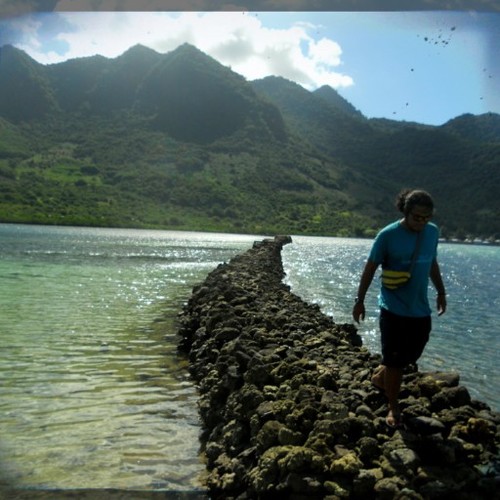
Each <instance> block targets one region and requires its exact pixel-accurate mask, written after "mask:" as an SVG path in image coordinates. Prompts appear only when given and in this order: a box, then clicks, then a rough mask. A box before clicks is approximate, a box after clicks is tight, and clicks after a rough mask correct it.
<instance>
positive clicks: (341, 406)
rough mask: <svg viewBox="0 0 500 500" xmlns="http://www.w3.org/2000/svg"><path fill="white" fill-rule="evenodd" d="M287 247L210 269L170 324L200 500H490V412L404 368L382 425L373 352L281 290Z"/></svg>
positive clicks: (493, 485) (499, 446) (494, 473)
mask: <svg viewBox="0 0 500 500" xmlns="http://www.w3.org/2000/svg"><path fill="white" fill-rule="evenodd" d="M291 242H292V241H291V238H290V237H289V236H277V237H275V238H274V239H265V240H262V241H259V242H255V243H254V245H253V247H252V248H250V249H249V250H248V251H246V252H244V253H242V254H240V255H237V256H236V257H234V258H233V259H232V260H231V261H230V262H228V263H224V264H221V265H219V266H218V267H217V268H215V269H214V270H213V271H212V272H211V273H210V274H209V275H208V276H207V278H206V279H205V280H204V281H203V282H202V283H201V284H199V285H197V286H196V287H195V288H194V289H193V291H192V294H191V296H190V297H189V300H188V302H187V303H186V305H185V306H184V308H183V310H182V312H181V314H180V316H179V335H180V338H179V349H180V350H181V351H182V352H184V353H186V355H187V356H188V358H189V370H190V373H191V376H192V377H193V379H194V380H195V382H196V383H197V386H198V389H199V413H200V418H201V424H202V429H203V435H202V444H203V453H204V456H205V458H206V469H207V473H206V487H207V493H208V495H209V496H210V498H214V499H219V498H220V499H239V500H243V499H250V498H256V499H260V498H261V499H265V498H288V499H300V498H308V499H343V498H346V499H391V500H392V499H454V500H462V499H463V500H465V499H478V500H479V499H480V500H484V499H488V500H490V499H495V498H500V493H499V492H500V454H499V450H500V415H499V414H498V413H496V412H493V411H492V410H491V409H490V408H489V406H488V405H487V404H485V403H484V402H481V401H476V400H472V399H471V397H470V394H469V392H468V390H467V388H466V387H464V386H463V385H461V384H460V377H459V374H458V373H443V372H432V373H429V372H427V373H424V372H420V371H419V370H418V367H417V366H412V367H409V368H408V369H407V370H406V371H405V375H404V380H403V385H402V390H401V395H400V404H401V409H402V414H403V419H404V420H403V422H404V425H403V426H402V427H400V428H397V429H394V428H390V427H388V426H387V424H386V422H385V416H386V414H387V402H386V398H385V395H384V394H382V393H381V391H380V390H378V389H376V388H375V387H373V386H372V385H371V382H370V378H371V374H372V372H373V370H374V369H375V368H376V367H377V366H378V365H379V363H380V356H379V355H378V354H373V353H371V352H369V351H368V349H366V348H365V347H364V346H363V345H362V341H361V338H360V336H359V335H358V334H357V331H356V328H355V326H354V325H352V324H342V325H339V324H335V323H334V321H333V319H332V318H331V317H328V316H326V315H324V314H323V313H322V312H321V310H320V308H319V307H318V306H316V305H312V304H308V303H306V302H304V301H303V300H302V299H301V298H300V297H298V296H297V295H295V294H293V293H292V292H291V291H290V289H289V287H288V286H287V285H285V284H284V283H283V277H284V271H283V265H282V259H281V250H282V247H283V245H285V244H289V243H291Z"/></svg>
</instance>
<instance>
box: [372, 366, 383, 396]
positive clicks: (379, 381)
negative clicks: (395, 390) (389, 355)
mask: <svg viewBox="0 0 500 500" xmlns="http://www.w3.org/2000/svg"><path fill="white" fill-rule="evenodd" d="M384 371H385V366H382V365H380V366H378V367H377V368H376V369H375V371H374V372H373V375H372V378H371V383H372V385H373V386H374V387H376V388H377V389H379V390H381V391H385V386H384Z"/></svg>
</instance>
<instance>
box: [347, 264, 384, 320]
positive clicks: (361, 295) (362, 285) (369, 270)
mask: <svg viewBox="0 0 500 500" xmlns="http://www.w3.org/2000/svg"><path fill="white" fill-rule="evenodd" d="M377 267H378V264H375V262H372V261H371V260H368V261H366V264H365V268H364V269H363V273H362V274H361V279H360V281H359V287H358V295H357V297H356V302H355V303H354V307H353V309H352V317H353V318H354V321H356V323H359V320H360V318H361V319H363V320H364V319H365V304H364V302H365V295H366V292H367V291H368V288H370V285H371V282H372V281H373V276H375V271H376V270H377Z"/></svg>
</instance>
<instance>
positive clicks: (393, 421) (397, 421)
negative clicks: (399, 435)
mask: <svg viewBox="0 0 500 500" xmlns="http://www.w3.org/2000/svg"><path fill="white" fill-rule="evenodd" d="M385 423H386V424H387V426H388V427H390V428H391V429H397V428H398V427H401V413H400V412H399V411H393V410H389V413H388V414H387V417H385Z"/></svg>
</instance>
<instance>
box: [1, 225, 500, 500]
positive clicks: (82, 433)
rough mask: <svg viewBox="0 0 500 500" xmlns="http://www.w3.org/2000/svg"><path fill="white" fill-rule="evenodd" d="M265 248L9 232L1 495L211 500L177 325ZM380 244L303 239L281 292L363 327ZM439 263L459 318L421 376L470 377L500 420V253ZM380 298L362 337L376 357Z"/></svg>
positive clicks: (33, 229)
mask: <svg viewBox="0 0 500 500" xmlns="http://www.w3.org/2000/svg"><path fill="white" fill-rule="evenodd" d="M260 239H262V237H258V236H248V235H227V234H210V233H186V232H169V231H139V230H121V229H90V228H61V227H44V226H17V225H6V224H0V256H1V257H0V379H1V380H2V383H1V384H0V470H1V471H2V474H3V477H0V484H1V483H2V481H4V482H8V483H9V484H14V485H18V486H19V487H21V488H25V489H27V490H26V491H27V494H31V495H32V498H38V497H37V496H36V495H42V497H43V495H45V494H46V492H44V491H43V490H44V489H45V490H50V491H54V490H58V493H57V495H58V498H59V497H61V498H62V493H61V491H66V494H67V495H69V496H71V495H72V491H73V490H78V491H79V492H80V493H79V494H80V495H81V496H82V497H85V496H84V495H87V494H88V495H94V496H95V497H96V498H99V497H100V496H102V497H103V498H104V497H106V496H107V495H108V498H110V499H113V498H114V497H116V498H148V496H147V495H150V497H151V498H154V497H155V493H154V492H161V494H167V493H168V495H169V496H168V498H183V497H184V498H197V497H199V496H200V495H202V494H203V488H202V477H203V473H204V469H205V467H204V464H203V463H202V462H201V459H200V454H199V446H200V445H199V433H200V425H199V420H198V414H197V406H196V404H197V393H196V389H195V387H194V386H193V384H192V382H191V380H190V378H189V376H188V372H187V369H186V367H187V365H186V360H185V359H184V358H183V357H181V356H179V355H178V353H177V350H176V345H177V338H176V336H175V332H176V323H175V322H176V317H177V314H178V313H179V311H180V310H181V308H182V304H183V303H184V301H185V300H187V298H188V297H189V295H190V293H191V290H192V287H193V286H194V285H197V284H199V283H200V282H202V281H203V280H204V279H205V277H206V275H207V274H208V273H209V272H210V271H212V270H213V269H214V268H215V267H216V266H217V265H218V264H219V263H221V262H226V261H229V260H230V259H231V258H232V257H233V256H234V255H236V254H238V253H241V252H243V251H245V250H247V249H248V248H250V247H251V246H252V243H253V241H255V240H260ZM370 244H371V242H370V241H368V240H357V239H341V238H306V237H293V243H292V244H290V245H286V246H285V247H284V249H283V263H284V268H285V271H286V273H287V276H286V279H285V281H286V282H287V283H288V284H290V285H291V287H292V291H293V292H295V293H297V294H298V295H300V296H301V297H302V298H303V299H304V300H307V301H309V302H314V303H317V304H319V305H320V306H321V309H322V310H323V312H324V313H325V314H328V315H330V316H332V317H333V319H334V320H335V321H336V322H337V323H344V322H346V323H351V317H350V314H351V306H352V300H353V297H354V295H355V293H356V288H357V282H358V279H359V273H360V272H361V269H362V266H363V263H364V260H365V258H366V255H367V252H368V249H369V246H370ZM440 262H441V266H442V269H443V275H444V279H445V281H446V283H447V288H448V292H449V311H448V312H447V314H446V315H444V316H443V317H441V318H435V321H434V329H433V334H432V339H431V342H430V343H429V346H428V348H427V349H426V351H425V353H424V356H423V358H422V359H421V362H420V366H421V368H422V369H440V370H445V371H450V370H457V371H459V372H460V374H461V379H462V383H464V384H465V385H466V386H467V387H468V389H469V390H470V392H471V394H472V395H473V397H476V398H479V399H481V400H483V401H486V402H488V403H489V404H490V405H491V406H492V407H493V408H494V409H497V410H499V409H500V390H499V388H500V379H499V377H500V375H499V372H498V370H497V369H496V366H497V364H498V352H499V347H500V345H499V336H498V324H499V322H498V319H499V317H498V312H497V311H498V309H499V307H498V306H499V305H500V302H499V301H500V279H499V272H500V248H498V247H479V246H468V245H441V247H440ZM376 295H377V292H376V288H373V287H372V289H371V290H370V293H369V295H368V298H367V308H368V315H367V319H366V321H365V322H364V323H363V324H362V325H361V327H360V333H361V335H362V337H363V340H364V342H365V344H366V345H367V346H368V347H369V348H370V349H371V350H372V351H374V352H378V349H379V347H378V327H377V312H378V308H377V305H376ZM109 488H113V489H115V490H113V491H112V492H110V491H109ZM131 492H132V493H131ZM134 492H135V493H134ZM141 492H142V493H141ZM47 494H49V495H50V494H51V493H50V492H49V493H47ZM52 494H53V493H52ZM127 495H128V496H127ZM130 495H135V496H132V497H130ZM139 495H140V496H139ZM143 495H146V496H145V497H144V496H143ZM183 495H184V496H183ZM0 496H1V495H0ZM25 498H26V497H25ZM47 498H51V497H50V496H49V497H47ZM52 498H53V497H52ZM88 498H93V497H92V496H89V497H88Z"/></svg>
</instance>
